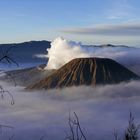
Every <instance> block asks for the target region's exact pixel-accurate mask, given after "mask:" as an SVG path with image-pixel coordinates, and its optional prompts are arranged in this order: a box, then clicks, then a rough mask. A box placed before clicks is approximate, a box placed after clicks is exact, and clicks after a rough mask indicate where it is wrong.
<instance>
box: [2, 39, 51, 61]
mask: <svg viewBox="0 0 140 140" xmlns="http://www.w3.org/2000/svg"><path fill="white" fill-rule="evenodd" d="M9 48H11V51H10V56H11V57H12V58H13V59H15V60H16V61H17V62H19V63H20V62H21V63H22V62H23V63H25V62H28V63H30V62H42V60H41V59H39V58H36V57H35V55H36V54H45V52H46V53H47V51H46V49H47V48H50V42H49V41H45V40H43V41H29V42H23V43H12V44H0V50H1V51H6V50H7V49H9ZM45 61H46V60H45ZM42 63H43V62H42Z"/></svg>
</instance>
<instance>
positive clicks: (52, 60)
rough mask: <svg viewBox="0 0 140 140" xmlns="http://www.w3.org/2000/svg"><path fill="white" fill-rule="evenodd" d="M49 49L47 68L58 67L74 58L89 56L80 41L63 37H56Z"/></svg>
mask: <svg viewBox="0 0 140 140" xmlns="http://www.w3.org/2000/svg"><path fill="white" fill-rule="evenodd" d="M47 51H48V57H49V61H48V64H47V69H58V68H59V67H61V66H62V65H63V64H65V63H67V62H69V61H70V60H72V59H74V58H78V57H88V56H89V55H88V54H87V53H86V52H85V51H84V50H82V49H81V44H80V43H76V42H73V41H67V40H66V39H63V38H61V37H58V38H56V39H55V40H54V41H53V42H52V43H51V48H50V49H47Z"/></svg>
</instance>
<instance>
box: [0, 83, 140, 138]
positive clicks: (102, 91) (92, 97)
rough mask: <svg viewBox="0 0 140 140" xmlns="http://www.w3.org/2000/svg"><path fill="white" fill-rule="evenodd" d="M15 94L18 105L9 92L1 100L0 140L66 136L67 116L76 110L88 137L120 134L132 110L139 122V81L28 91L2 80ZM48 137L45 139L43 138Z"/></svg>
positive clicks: (6, 87)
mask: <svg viewBox="0 0 140 140" xmlns="http://www.w3.org/2000/svg"><path fill="white" fill-rule="evenodd" d="M0 85H2V86H3V87H4V89H6V90H8V91H10V93H11V94H12V95H13V97H14V100H15V104H14V105H10V101H11V98H10V97H9V96H8V95H6V96H5V98H4V99H3V100H2V99H1V101H0V124H4V125H10V126H13V127H14V128H13V129H10V128H3V129H2V133H1V134H0V139H2V140H7V139H8V138H9V137H11V136H12V137H13V140H39V139H40V138H41V137H42V136H46V139H47V140H63V139H65V137H66V135H65V131H68V132H69V127H68V117H69V112H71V115H72V114H73V112H76V113H77V115H78V116H79V120H80V122H81V127H82V128H83V131H84V132H85V135H86V137H87V139H88V140H91V139H93V138H94V139H96V140H101V139H104V140H107V139H113V138H114V137H113V132H114V129H117V130H118V132H119V133H120V135H122V133H123V132H124V129H125V128H126V127H127V124H128V118H129V111H130V110H131V111H132V112H133V114H134V116H135V120H136V123H140V109H139V107H140V82H139V81H131V82H129V83H121V84H118V85H107V86H102V87H96V88H92V87H86V86H81V87H72V88H66V89H63V90H48V91H35V92H27V91H25V90H24V87H14V86H10V85H7V84H6V83H2V82H0ZM44 139H45V138H44Z"/></svg>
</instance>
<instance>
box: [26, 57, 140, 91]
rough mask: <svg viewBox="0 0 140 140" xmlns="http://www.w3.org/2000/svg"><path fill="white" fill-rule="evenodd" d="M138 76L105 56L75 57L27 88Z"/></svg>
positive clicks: (60, 85) (89, 83)
mask: <svg viewBox="0 0 140 140" xmlns="http://www.w3.org/2000/svg"><path fill="white" fill-rule="evenodd" d="M137 79H139V76H137V75H136V74H134V73H133V72H131V71H130V70H128V69H127V68H125V67H124V66H122V65H121V64H119V63H117V62H116V61H114V60H112V59H107V58H77V59H74V60H72V61H70V62H68V63H67V64H65V65H64V66H62V67H61V68H60V69H58V70H56V71H55V72H54V73H53V74H51V75H50V76H48V77H46V78H44V79H43V80H41V81H39V82H37V83H36V84H33V85H31V86H29V87H27V89H53V88H63V87H71V86H80V85H92V86H96V85H105V84H117V83H120V82H125V81H130V80H137Z"/></svg>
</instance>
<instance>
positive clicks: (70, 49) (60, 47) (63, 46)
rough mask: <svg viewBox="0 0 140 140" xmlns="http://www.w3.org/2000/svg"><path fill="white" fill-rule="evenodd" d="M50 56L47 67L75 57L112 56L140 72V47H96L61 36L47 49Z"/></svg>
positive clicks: (59, 65)
mask: <svg viewBox="0 0 140 140" xmlns="http://www.w3.org/2000/svg"><path fill="white" fill-rule="evenodd" d="M47 51H48V55H47V56H46V57H48V58H49V61H48V64H47V66H46V69H58V68H60V67H61V66H63V65H64V64H66V63H67V62H69V61H71V60H72V59H74V58H81V57H100V58H111V59H114V60H116V61H118V62H119V63H121V64H123V65H125V66H127V67H128V68H130V69H131V70H133V71H134V72H136V73H137V74H140V62H139V60H140V48H134V47H124V46H117V47H111V46H110V47H109V46H105V47H95V46H85V45H82V44H81V43H77V42H74V41H69V40H66V39H63V38H61V37H58V38H56V39H55V40H54V41H53V42H52V43H51V48H49V49H47Z"/></svg>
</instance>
